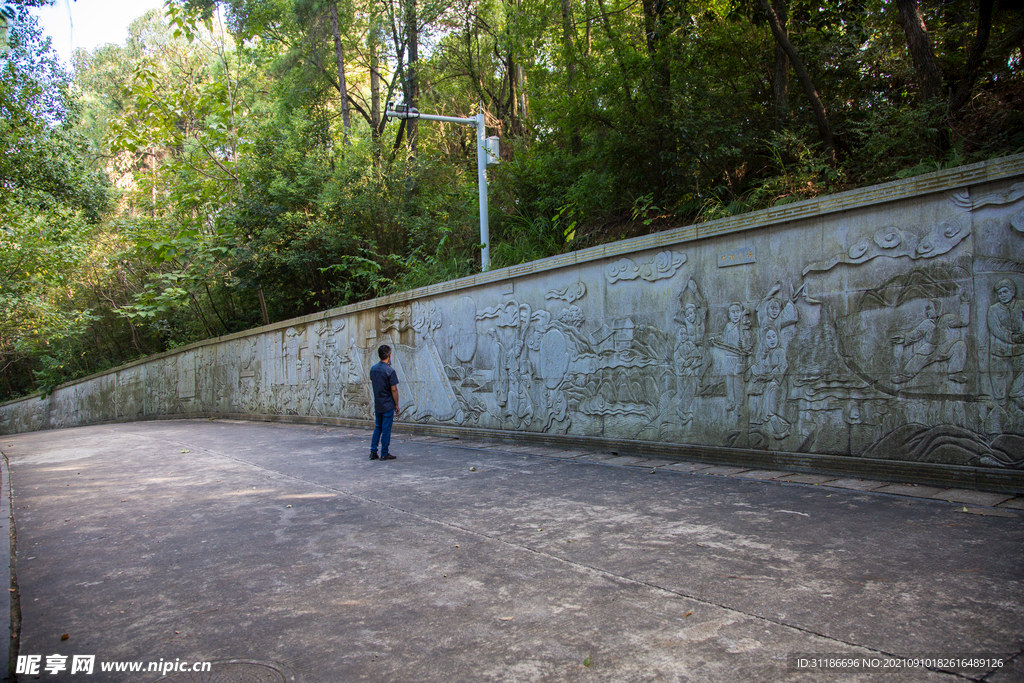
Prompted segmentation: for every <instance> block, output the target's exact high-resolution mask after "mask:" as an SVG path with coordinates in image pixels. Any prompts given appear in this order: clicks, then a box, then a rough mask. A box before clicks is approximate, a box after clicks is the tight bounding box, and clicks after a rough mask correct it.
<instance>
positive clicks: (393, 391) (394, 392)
mask: <svg viewBox="0 0 1024 683" xmlns="http://www.w3.org/2000/svg"><path fill="white" fill-rule="evenodd" d="M391 398H393V399H395V415H396V416H397V415H398V413H399V412H400V411H399V410H398V387H397V386H396V385H394V384H392V385H391Z"/></svg>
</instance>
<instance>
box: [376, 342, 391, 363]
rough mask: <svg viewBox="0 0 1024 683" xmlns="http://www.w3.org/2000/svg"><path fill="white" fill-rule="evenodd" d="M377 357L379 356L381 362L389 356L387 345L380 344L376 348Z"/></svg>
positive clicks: (389, 351) (389, 350) (389, 348)
mask: <svg viewBox="0 0 1024 683" xmlns="http://www.w3.org/2000/svg"><path fill="white" fill-rule="evenodd" d="M377 355H378V356H380V359H381V360H384V359H385V358H387V357H388V356H390V355H391V347H390V346H388V345H387V344H381V345H380V346H378V347H377Z"/></svg>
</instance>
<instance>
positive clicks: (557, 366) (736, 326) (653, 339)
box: [0, 163, 1024, 468]
mask: <svg viewBox="0 0 1024 683" xmlns="http://www.w3.org/2000/svg"><path fill="white" fill-rule="evenodd" d="M1021 166H1022V168H1024V163H1022V164H1021ZM949 177H950V178H953V175H952V174H950V176H949ZM950 183H951V184H950V185H949V187H947V189H945V190H943V189H941V188H940V189H937V190H934V191H933V192H932V193H931V194H928V195H925V196H922V197H913V196H910V195H907V196H905V197H902V198H901V199H899V200H893V201H888V202H886V203H875V204H867V203H866V204H865V205H864V206H852V207H849V208H846V209H844V210H842V211H838V210H836V211H835V212H834V213H832V214H826V215H822V216H821V217H819V218H816V219H813V220H807V219H804V220H793V221H791V222H789V223H778V224H775V225H773V226H771V227H770V228H765V229H760V228H751V229H743V230H737V231H735V232H723V233H721V234H717V235H716V236H715V237H713V238H708V239H703V240H695V239H693V238H691V237H687V238H686V240H687V241H685V243H684V241H683V238H682V237H679V238H677V241H676V242H673V241H672V239H671V235H670V234H666V236H665V237H664V239H661V241H658V240H657V239H654V238H653V237H648V238H643V239H644V240H646V241H645V242H643V243H644V244H645V245H646V246H645V248H644V249H642V250H637V251H635V252H630V253H626V252H623V251H617V252H614V255H609V256H602V255H599V252H598V251H594V252H593V254H594V255H593V256H587V254H589V253H590V252H589V251H584V252H578V258H577V261H576V262H575V263H574V264H573V265H571V266H568V265H566V266H562V267H558V268H554V267H548V268H546V269H545V268H538V269H537V270H536V271H530V270H526V271H523V272H522V273H521V274H520V275H519V276H517V277H516V279H515V280H514V282H513V281H502V280H501V279H499V278H497V277H491V278H490V279H486V278H485V279H482V280H480V282H479V283H476V284H473V283H467V284H460V282H458V281H457V282H456V283H449V285H450V286H449V285H446V286H442V287H439V288H431V290H430V291H431V292H432V293H431V294H430V295H429V296H421V297H418V298H417V297H413V296H410V297H409V298H407V299H402V298H401V296H399V297H398V298H393V299H391V301H394V302H397V303H391V304H389V305H387V306H373V305H357V306H355V307H350V308H349V309H342V310H340V311H336V312H333V314H332V315H329V316H325V317H323V318H320V319H316V320H307V319H303V320H296V321H291V322H290V323H285V324H282V325H279V326H276V327H272V328H265V329H264V330H262V331H260V332H256V333H253V334H251V335H244V334H243V335H235V336H234V337H233V338H230V339H228V340H226V341H221V342H219V343H217V344H209V345H196V346H194V347H190V348H187V349H184V350H182V351H181V352H179V353H173V354H165V355H164V356H162V357H156V358H153V359H149V360H147V361H145V362H142V363H139V364H135V365H133V366H130V367H127V368H123V369H121V370H118V371H116V372H113V373H110V374H107V375H103V376H99V377H94V378H91V379H88V380H85V381H82V382H79V383H77V384H73V385H69V386H66V387H60V388H58V389H57V390H56V391H55V392H54V394H53V395H52V396H51V397H49V398H48V399H46V400H45V401H40V400H39V399H29V400H25V401H20V402H13V403H10V404H7V405H5V406H2V407H0V429H3V430H4V431H5V432H12V431H25V430H30V429H39V428H45V427H47V426H49V427H65V426H73V425H76V424H85V423H89V422H96V421H100V420H113V419H139V418H141V417H143V416H157V415H167V414H193V413H212V414H252V415H303V416H313V417H320V418H336V417H337V418H356V419H370V418H371V411H372V401H371V397H370V393H369V390H368V377H367V372H368V369H369V367H370V366H371V365H372V364H373V363H374V362H376V359H377V358H376V348H377V346H378V345H379V344H381V343H387V344H389V345H391V346H392V347H393V349H394V356H393V364H394V366H395V369H396V371H397V372H398V375H399V378H400V382H401V383H400V385H399V387H400V392H401V395H402V404H403V408H404V410H403V413H402V415H401V417H400V421H402V420H404V421H410V422H417V423H422V424H444V425H452V426H459V427H463V428H470V429H471V428H485V429H492V430H505V431H513V432H514V431H519V432H531V433H538V434H563V435H585V436H589V437H608V438H615V439H635V440H640V441H654V442H664V443H678V444H701V445H709V446H727V447H741V448H747V449H770V450H772V451H781V452H793V453H820V454H833V455H850V456H859V457H866V458H878V459H899V460H906V461H914V462H928V463H939V464H953V465H964V466H973V467H999V468H1021V467H1024V182H1021V181H1020V174H1018V175H1017V176H1016V177H1007V178H1005V179H1003V180H996V181H988V182H987V183H983V184H980V185H976V186H972V187H958V186H956V185H955V184H952V183H954V181H953V180H950ZM869 190H870V188H869ZM869 190H865V193H868V192H869ZM711 234H715V233H713V232H712V233H711ZM659 239H660V238H659ZM652 245H653V246H652ZM684 245H685V252H684V250H683V247H684ZM723 254H724V255H727V256H728V255H731V254H734V255H737V256H736V258H732V259H730V260H728V263H726V264H725V265H728V267H721V266H722V265H723V263H721V262H720V261H721V260H722V255H723ZM542 263H543V262H542ZM509 272H512V271H509ZM513 292H514V293H513Z"/></svg>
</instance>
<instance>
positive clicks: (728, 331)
mask: <svg viewBox="0 0 1024 683" xmlns="http://www.w3.org/2000/svg"><path fill="white" fill-rule="evenodd" d="M711 343H712V344H714V345H715V347H717V348H718V349H719V350H720V351H721V352H722V353H721V362H720V368H721V371H722V374H723V375H725V390H726V395H727V397H728V401H729V405H728V408H727V410H728V412H738V411H739V410H740V409H742V407H743V403H744V401H745V399H746V397H745V396H744V383H743V375H744V372H745V371H746V369H747V358H748V357H749V356H750V351H751V347H752V340H751V333H750V317H749V316H748V315H746V314H745V312H744V310H743V304H741V303H740V302H738V301H734V302H732V304H730V305H729V321H728V322H727V323H726V324H725V328H723V330H722V334H720V335H718V336H716V337H712V338H711Z"/></svg>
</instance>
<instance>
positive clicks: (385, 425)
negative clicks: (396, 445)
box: [370, 408, 395, 458]
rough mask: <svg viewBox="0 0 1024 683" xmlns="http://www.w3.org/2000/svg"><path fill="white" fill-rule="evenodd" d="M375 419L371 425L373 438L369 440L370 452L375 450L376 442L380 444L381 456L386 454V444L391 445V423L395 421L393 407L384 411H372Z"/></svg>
mask: <svg viewBox="0 0 1024 683" xmlns="http://www.w3.org/2000/svg"><path fill="white" fill-rule="evenodd" d="M374 416H375V418H376V419H375V420H374V427H373V439H372V440H371V441H370V452H371V453H376V452H377V444H378V443H379V444H380V447H381V452H380V456H381V457H382V458H383V457H384V456H385V455H387V454H388V446H390V445H391V423H392V422H394V421H395V409H394V408H392V409H391V410H389V411H388V412H386V413H377V412H374Z"/></svg>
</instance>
